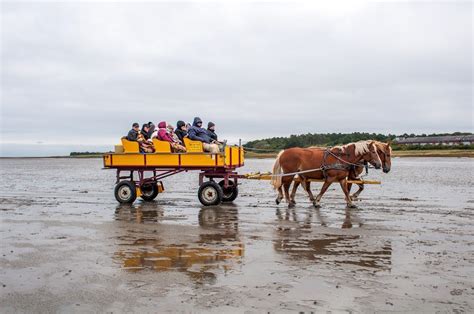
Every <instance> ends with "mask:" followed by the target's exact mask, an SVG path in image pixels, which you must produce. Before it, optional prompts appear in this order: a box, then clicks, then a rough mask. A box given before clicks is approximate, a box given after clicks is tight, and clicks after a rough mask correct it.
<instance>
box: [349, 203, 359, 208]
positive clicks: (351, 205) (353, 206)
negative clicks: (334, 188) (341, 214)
mask: <svg viewBox="0 0 474 314" xmlns="http://www.w3.org/2000/svg"><path fill="white" fill-rule="evenodd" d="M347 208H357V206H356V205H354V204H347Z"/></svg>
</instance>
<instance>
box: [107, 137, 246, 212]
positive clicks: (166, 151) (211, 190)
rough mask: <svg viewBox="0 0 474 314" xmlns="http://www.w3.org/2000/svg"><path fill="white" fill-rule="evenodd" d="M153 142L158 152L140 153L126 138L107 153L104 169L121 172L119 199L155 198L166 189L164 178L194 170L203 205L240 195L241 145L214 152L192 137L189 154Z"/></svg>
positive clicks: (118, 181) (129, 200)
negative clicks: (238, 183) (238, 170)
mask: <svg viewBox="0 0 474 314" xmlns="http://www.w3.org/2000/svg"><path fill="white" fill-rule="evenodd" d="M153 144H154V146H155V150H156V152H155V153H140V150H139V147H138V143H137V142H131V141H128V140H126V139H125V138H122V145H116V147H115V153H108V154H104V156H103V162H104V168H106V169H116V171H117V181H116V185H115V191H114V194H115V198H116V199H117V201H118V202H120V203H133V202H134V201H135V199H136V198H137V197H140V198H142V199H143V200H144V201H151V200H153V199H155V198H156V197H157V196H158V194H159V193H160V192H162V191H163V190H164V186H163V183H162V181H161V180H162V179H163V178H166V177H169V176H172V175H174V174H177V173H180V172H187V171H190V170H196V171H200V172H199V191H198V198H199V201H200V202H201V203H202V204H203V205H206V206H208V205H217V204H220V203H221V202H231V201H233V200H234V199H235V198H237V195H238V188H237V180H238V178H239V177H241V176H239V175H238V174H237V172H236V171H235V170H236V169H237V168H238V167H242V166H243V165H244V150H243V148H242V146H241V145H239V146H225V147H224V149H223V151H222V152H221V153H218V154H211V153H207V152H204V151H203V147H202V143H201V142H199V141H192V140H189V139H188V138H185V139H184V144H185V146H186V149H187V152H186V153H173V152H172V151H171V147H170V144H169V143H168V142H165V141H160V140H157V139H153ZM124 172H125V174H124ZM135 174H137V175H135ZM215 179H221V181H220V182H215V181H214V180H215Z"/></svg>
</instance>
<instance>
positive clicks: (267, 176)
mask: <svg viewBox="0 0 474 314" xmlns="http://www.w3.org/2000/svg"><path fill="white" fill-rule="evenodd" d="M242 178H244V179H248V180H271V179H272V174H271V173H270V172H265V173H249V174H244V175H242ZM293 181H295V182H301V180H300V179H299V178H298V177H297V178H296V179H294V180H293ZM308 181H310V182H324V180H323V179H308ZM347 183H354V184H382V182H380V181H377V180H347Z"/></svg>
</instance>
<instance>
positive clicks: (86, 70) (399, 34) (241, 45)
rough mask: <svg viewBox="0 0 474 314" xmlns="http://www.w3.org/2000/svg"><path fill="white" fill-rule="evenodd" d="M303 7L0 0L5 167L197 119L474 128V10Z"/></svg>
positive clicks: (252, 126)
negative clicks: (9, 159) (135, 125)
mask: <svg viewBox="0 0 474 314" xmlns="http://www.w3.org/2000/svg"><path fill="white" fill-rule="evenodd" d="M312 2H313V1H310V2H306V3H304V2H299V3H293V2H287V3H284V2H279V3H271V2H260V3H249V2H247V3H232V4H226V5H224V4H217V3H208V2H207V3H165V2H160V3H150V2H142V3H124V2H122V3H111V2H104V3H101V4H97V3H95V2H82V3H80V2H72V3H71V2H70V3H59V2H51V3H45V2H40V3H34V2H2V4H1V67H2V68H1V92H2V94H1V121H0V122H1V123H0V124H1V125H0V130H1V139H0V143H1V144H2V145H1V147H2V150H1V155H3V156H11V155H28V154H30V155H31V154H33V155H34V154H40V155H44V154H46V155H47V154H61V153H68V152H69V150H71V149H75V150H80V149H81V147H80V146H77V145H80V144H83V145H86V144H87V145H93V147H98V149H99V148H104V147H105V148H108V149H111V148H112V147H113V144H116V143H118V142H119V138H120V137H121V136H122V135H125V134H126V133H127V131H128V130H129V129H130V126H131V124H132V122H135V121H136V122H139V123H144V122H148V121H153V122H159V121H162V120H166V121H168V122H170V123H172V124H176V121H177V120H178V119H183V120H185V121H187V122H189V121H191V120H192V118H193V117H194V116H200V117H201V118H202V119H203V120H204V121H205V123H207V121H213V122H215V123H216V125H217V133H218V134H219V136H220V138H227V139H229V140H230V141H234V142H235V141H237V140H238V139H239V138H241V139H242V140H243V141H248V140H252V139H257V138H263V137H271V136H287V135H289V134H299V133H308V132H312V133H314V132H318V133H320V132H321V133H326V132H353V131H360V132H363V131H368V132H380V133H392V134H401V133H405V132H407V133H433V132H452V131H473V94H472V92H473V79H472V71H473V67H472V66H473V60H472V54H473V51H472V43H473V30H472V14H473V13H472V9H473V8H472V3H471V2H445V3H439V2H438V3H433V2H413V3H412V2H402V3H400V2H398V3H394V2H383V3H380V2H368V3H364V2H359V3H357V4H355V2H354V1H350V2H347V3H345V4H344V5H341V3H339V6H337V5H329V6H327V4H326V5H325V6H321V5H316V4H312ZM19 144H20V145H21V146H20V145H19ZM25 144H35V145H31V146H28V148H25ZM62 145H64V146H62ZM20 147H21V149H20ZM82 148H84V147H82ZM88 148H90V147H88Z"/></svg>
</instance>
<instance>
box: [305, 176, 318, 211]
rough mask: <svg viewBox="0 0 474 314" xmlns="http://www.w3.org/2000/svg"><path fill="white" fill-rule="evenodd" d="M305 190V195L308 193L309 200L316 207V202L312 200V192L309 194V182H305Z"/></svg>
mask: <svg viewBox="0 0 474 314" xmlns="http://www.w3.org/2000/svg"><path fill="white" fill-rule="evenodd" d="M305 190H306V193H308V197H309V200H310V201H311V203H313V205H314V206H315V207H316V201H315V199H314V196H313V192H311V181H309V180H307V181H306V182H305Z"/></svg>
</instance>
